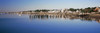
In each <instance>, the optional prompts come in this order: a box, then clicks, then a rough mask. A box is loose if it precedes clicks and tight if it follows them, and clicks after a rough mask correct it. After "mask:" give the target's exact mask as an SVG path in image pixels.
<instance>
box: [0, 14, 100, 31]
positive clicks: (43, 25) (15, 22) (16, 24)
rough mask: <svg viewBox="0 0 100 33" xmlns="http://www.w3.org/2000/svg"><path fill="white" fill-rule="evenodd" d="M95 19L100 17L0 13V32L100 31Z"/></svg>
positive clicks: (99, 25)
mask: <svg viewBox="0 0 100 33" xmlns="http://www.w3.org/2000/svg"><path fill="white" fill-rule="evenodd" d="M37 19H39V20H37ZM30 20H32V21H31V22H30ZM91 21H92V23H88V22H91ZM95 21H97V22H99V21H100V19H99V18H98V19H97V18H91V17H82V16H75V15H54V14H51V15H37V14H28V15H26V14H18V15H16V14H10V15H9V14H8V15H0V25H1V26H0V31H1V32H0V33H16V32H17V33H41V32H42V33H48V32H50V33H59V32H60V33H63V32H64V33H77V32H78V33H81V32H82V33H83V32H84V33H87V32H89V33H92V32H94V33H98V32H99V33H100V24H99V23H96V22H95ZM76 22H77V23H76Z"/></svg>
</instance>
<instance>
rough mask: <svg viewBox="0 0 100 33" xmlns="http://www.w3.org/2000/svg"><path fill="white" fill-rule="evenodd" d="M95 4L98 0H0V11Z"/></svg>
mask: <svg viewBox="0 0 100 33" xmlns="http://www.w3.org/2000/svg"><path fill="white" fill-rule="evenodd" d="M95 6H100V0H0V12H7V11H8V12H9V11H14V12H15V11H27V10H35V9H63V8H86V7H95Z"/></svg>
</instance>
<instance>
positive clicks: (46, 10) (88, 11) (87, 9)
mask: <svg viewBox="0 0 100 33" xmlns="http://www.w3.org/2000/svg"><path fill="white" fill-rule="evenodd" d="M95 8H96V7H87V8H84V9H74V8H69V9H68V11H77V10H79V11H81V12H84V13H91V12H97V10H96V11H94V9H95ZM48 11H51V10H48V9H37V10H34V12H48ZM30 12H32V11H30Z"/></svg>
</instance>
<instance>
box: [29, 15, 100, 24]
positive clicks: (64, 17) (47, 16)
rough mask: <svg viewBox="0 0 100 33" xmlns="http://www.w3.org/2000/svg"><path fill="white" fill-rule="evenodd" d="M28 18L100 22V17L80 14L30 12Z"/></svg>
mask: <svg viewBox="0 0 100 33" xmlns="http://www.w3.org/2000/svg"><path fill="white" fill-rule="evenodd" d="M29 18H30V19H31V20H32V19H42V20H43V19H55V18H56V19H57V18H61V19H70V20H72V19H80V20H87V21H97V22H98V23H100V19H99V18H98V19H96V18H91V17H84V16H83V17H82V16H75V15H36V14H31V15H29Z"/></svg>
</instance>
